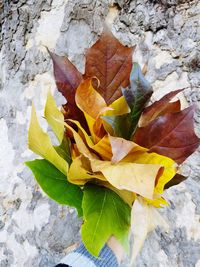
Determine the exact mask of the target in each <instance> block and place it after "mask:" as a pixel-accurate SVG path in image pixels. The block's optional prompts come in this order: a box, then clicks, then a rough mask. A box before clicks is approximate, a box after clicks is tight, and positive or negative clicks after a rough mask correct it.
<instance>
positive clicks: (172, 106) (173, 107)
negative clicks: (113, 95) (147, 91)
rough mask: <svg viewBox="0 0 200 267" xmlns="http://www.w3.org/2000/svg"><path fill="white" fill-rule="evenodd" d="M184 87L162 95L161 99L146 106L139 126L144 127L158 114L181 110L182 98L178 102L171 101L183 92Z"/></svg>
mask: <svg viewBox="0 0 200 267" xmlns="http://www.w3.org/2000/svg"><path fill="white" fill-rule="evenodd" d="M182 91H183V89H179V90H176V91H172V92H170V93H168V94H167V95H165V96H164V97H162V98H161V99H160V100H158V101H155V102H154V103H153V104H152V105H150V106H149V107H147V108H145V110H144V112H143V113H142V116H141V117H140V121H139V126H140V127H144V126H146V125H148V124H149V123H150V122H151V121H153V120H154V119H156V118H157V117H158V116H162V115H165V114H167V113H170V112H172V113H175V112H178V111H180V110H181V103H180V100H177V101H176V102H170V101H171V100H172V99H173V98H174V97H175V96H176V95H177V94H178V93H180V92H182Z"/></svg>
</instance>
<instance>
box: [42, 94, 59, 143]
mask: <svg viewBox="0 0 200 267" xmlns="http://www.w3.org/2000/svg"><path fill="white" fill-rule="evenodd" d="M44 114H45V118H46V120H47V122H48V124H49V125H50V126H51V128H52V130H53V132H54V133H55V135H56V137H57V138H58V141H59V142H60V143H61V142H62V140H63V135H64V124H61V123H59V122H58V120H60V121H63V122H64V116H63V114H62V112H61V111H60V110H59V109H58V108H57V106H56V102H55V100H54V98H53V96H52V94H51V92H50V91H49V92H48V94H47V101H46V105H45V113H44Z"/></svg>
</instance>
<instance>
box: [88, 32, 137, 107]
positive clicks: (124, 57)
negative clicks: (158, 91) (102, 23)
mask: <svg viewBox="0 0 200 267" xmlns="http://www.w3.org/2000/svg"><path fill="white" fill-rule="evenodd" d="M132 53H133V48H132V47H131V48H129V47H126V46H124V45H122V44H121V43H120V42H119V41H118V40H117V39H116V38H115V37H114V36H113V34H112V33H111V32H110V31H108V30H107V29H104V32H103V33H102V35H101V36H100V38H99V40H98V41H97V42H96V43H95V44H94V45H93V46H92V47H91V48H90V49H88V51H87V53H86V66H85V77H86V78H88V77H89V78H90V77H93V76H96V77H97V78H98V79H99V81H100V86H99V87H98V89H97V90H98V92H99V93H100V94H101V95H102V96H103V97H104V99H105V101H106V103H107V104H110V103H112V102H113V101H114V100H116V99H117V98H119V96H120V95H121V87H122V86H123V87H126V86H128V85H129V83H130V82H129V76H130V72H131V67H132Z"/></svg>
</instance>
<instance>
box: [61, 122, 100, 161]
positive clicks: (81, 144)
mask: <svg viewBox="0 0 200 267" xmlns="http://www.w3.org/2000/svg"><path fill="white" fill-rule="evenodd" d="M65 126H66V128H67V129H68V130H70V131H71V132H72V134H73V137H74V140H75V143H76V146H77V149H78V151H79V152H80V153H81V154H83V155H84V156H85V157H87V158H90V159H93V158H97V156H96V155H95V154H93V153H92V152H90V150H89V149H88V147H87V146H86V144H85V143H84V141H83V139H82V138H81V136H80V135H79V134H78V133H77V132H76V131H75V130H74V129H73V128H72V127H71V126H69V125H68V124H67V123H65Z"/></svg>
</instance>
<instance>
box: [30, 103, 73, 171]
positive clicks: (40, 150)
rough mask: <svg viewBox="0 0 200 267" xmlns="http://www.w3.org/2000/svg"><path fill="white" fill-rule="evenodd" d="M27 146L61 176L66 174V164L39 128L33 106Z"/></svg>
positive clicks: (46, 135)
mask: <svg viewBox="0 0 200 267" xmlns="http://www.w3.org/2000/svg"><path fill="white" fill-rule="evenodd" d="M28 146H29V148H30V149H31V150H32V151H33V152H35V153H36V154H38V155H40V156H41V157H43V158H45V159H46V160H48V161H49V162H51V163H52V164H53V165H54V166H55V167H56V168H57V169H59V170H60V171H61V172H62V173H63V174H65V175H66V174H67V171H68V163H67V162H66V161H65V160H64V159H63V158H62V157H60V156H59V154H58V153H57V152H56V150H55V149H54V147H53V145H52V143H51V140H50V138H49V136H48V134H47V133H45V132H44V131H43V130H42V128H41V127H40V125H39V123H38V120H37V116H36V111H35V107H34V105H33V106H32V112H31V122H30V126H29V131H28Z"/></svg>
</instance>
